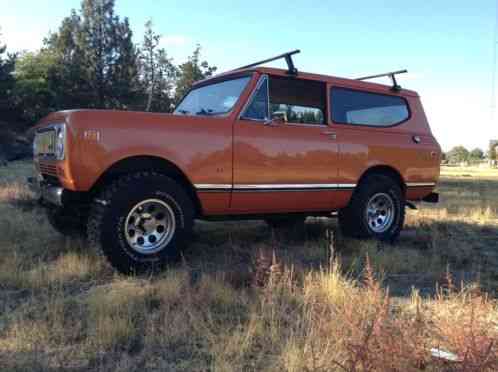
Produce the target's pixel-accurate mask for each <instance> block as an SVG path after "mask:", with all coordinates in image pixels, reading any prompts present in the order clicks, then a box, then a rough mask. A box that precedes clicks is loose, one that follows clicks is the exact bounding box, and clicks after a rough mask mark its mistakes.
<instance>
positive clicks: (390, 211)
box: [366, 193, 394, 233]
mask: <svg viewBox="0 0 498 372" xmlns="http://www.w3.org/2000/svg"><path fill="white" fill-rule="evenodd" d="M366 218H367V223H368V227H369V228H370V229H371V230H372V231H373V232H375V233H383V232H384V231H386V230H388V229H389V228H390V227H391V225H392V223H393V220H394V201H393V199H392V197H391V196H390V195H389V194H386V193H377V194H375V195H373V196H372V197H371V198H370V200H369V201H368V203H367V211H366Z"/></svg>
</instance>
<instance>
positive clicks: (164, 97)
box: [140, 20, 177, 112]
mask: <svg viewBox="0 0 498 372" xmlns="http://www.w3.org/2000/svg"><path fill="white" fill-rule="evenodd" d="M160 40H161V36H160V35H158V34H156V33H155V32H154V30H153V29H152V21H150V20H149V21H148V22H147V23H146V24H145V34H144V40H143V43H142V48H141V52H140V70H141V76H142V84H143V87H144V91H145V97H146V98H145V101H146V103H145V104H144V105H143V106H142V107H143V108H144V109H145V111H156V112H169V111H170V110H171V106H172V103H173V99H172V89H173V86H174V83H175V78H176V74H177V69H176V67H175V66H174V65H173V63H172V60H171V59H170V58H168V55H167V53H166V51H165V50H164V48H159V43H160Z"/></svg>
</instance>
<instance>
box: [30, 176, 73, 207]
mask: <svg viewBox="0 0 498 372" xmlns="http://www.w3.org/2000/svg"><path fill="white" fill-rule="evenodd" d="M28 185H29V188H30V189H31V191H33V192H34V193H35V195H36V197H37V198H38V199H39V200H41V201H42V202H47V203H49V204H53V205H56V206H58V207H62V206H63V205H64V204H63V196H64V189H63V188H62V187H60V186H53V185H49V184H47V183H46V182H44V181H43V180H40V179H39V178H37V177H29V178H28Z"/></svg>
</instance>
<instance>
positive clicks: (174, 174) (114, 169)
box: [90, 156, 202, 215]
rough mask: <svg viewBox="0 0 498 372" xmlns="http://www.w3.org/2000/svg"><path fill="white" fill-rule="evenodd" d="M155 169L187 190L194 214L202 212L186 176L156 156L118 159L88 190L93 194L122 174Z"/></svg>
mask: <svg viewBox="0 0 498 372" xmlns="http://www.w3.org/2000/svg"><path fill="white" fill-rule="evenodd" d="M145 170H147V171H155V172H158V173H161V174H165V175H167V176H169V177H171V178H172V179H174V180H175V181H176V182H178V183H179V184H180V185H182V186H184V188H185V190H186V191H187V194H188V196H189V197H190V198H191V200H192V202H193V203H194V206H195V208H196V211H195V212H196V215H201V214H202V207H201V202H200V200H199V197H198V196H197V192H196V190H195V188H194V186H193V185H192V183H191V182H190V181H189V179H188V178H187V176H185V174H184V173H183V172H182V171H181V170H180V168H178V167H177V166H176V165H175V164H173V163H172V162H170V161H168V160H166V159H163V158H160V157H157V156H133V157H129V158H126V159H122V160H119V161H118V162H116V163H114V164H113V165H111V167H109V168H108V169H107V170H106V171H105V172H104V173H103V174H102V175H101V176H100V177H99V179H98V180H97V182H95V184H94V185H93V186H92V188H91V190H90V192H91V193H92V194H95V193H97V192H98V190H100V189H101V188H102V187H103V186H104V185H107V184H109V183H110V182H113V181H114V180H116V179H118V178H119V177H121V176H122V175H124V174H129V173H135V172H140V171H145Z"/></svg>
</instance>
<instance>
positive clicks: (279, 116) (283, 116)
mask: <svg viewBox="0 0 498 372" xmlns="http://www.w3.org/2000/svg"><path fill="white" fill-rule="evenodd" d="M271 119H272V120H273V121H276V122H279V123H282V124H285V123H287V113H286V112H285V111H275V112H273V113H272V114H271Z"/></svg>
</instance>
